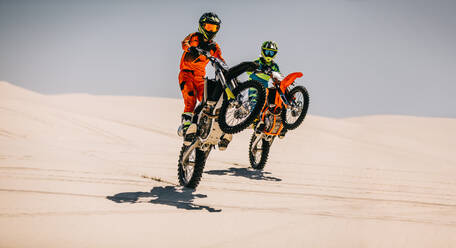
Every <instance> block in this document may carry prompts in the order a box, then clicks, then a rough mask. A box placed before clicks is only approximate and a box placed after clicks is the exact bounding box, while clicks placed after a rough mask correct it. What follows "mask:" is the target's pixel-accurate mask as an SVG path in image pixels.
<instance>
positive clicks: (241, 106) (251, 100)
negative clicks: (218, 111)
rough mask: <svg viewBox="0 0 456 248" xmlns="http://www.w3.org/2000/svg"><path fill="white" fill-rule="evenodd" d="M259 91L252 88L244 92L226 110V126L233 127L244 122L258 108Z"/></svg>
mask: <svg viewBox="0 0 456 248" xmlns="http://www.w3.org/2000/svg"><path fill="white" fill-rule="evenodd" d="M257 100H258V90H257V89H255V88H253V87H250V88H246V89H244V90H242V91H241V92H239V94H238V95H237V97H236V100H234V101H233V102H232V103H230V104H229V105H228V108H227V110H226V115H225V117H226V118H225V119H226V124H228V125H229V126H231V127H234V126H237V125H239V124H240V123H242V122H244V121H245V120H246V119H247V118H248V117H249V116H250V113H251V112H252V111H253V109H254V108H255V106H256V103H257Z"/></svg>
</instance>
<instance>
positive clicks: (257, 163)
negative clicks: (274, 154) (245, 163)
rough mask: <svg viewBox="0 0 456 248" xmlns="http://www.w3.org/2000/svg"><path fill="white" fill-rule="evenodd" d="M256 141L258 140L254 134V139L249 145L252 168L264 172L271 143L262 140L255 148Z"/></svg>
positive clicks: (251, 139)
mask: <svg viewBox="0 0 456 248" xmlns="http://www.w3.org/2000/svg"><path fill="white" fill-rule="evenodd" d="M255 139H257V136H256V135H255V133H253V134H252V138H250V145H249V160H250V166H252V168H254V169H255V170H262V169H263V168H264V166H265V165H266V162H267V160H268V155H269V148H270V147H271V144H270V143H269V141H266V140H264V139H263V138H262V139H260V140H259V141H258V143H257V144H256V145H255V146H253V145H254V144H253V143H254V142H255Z"/></svg>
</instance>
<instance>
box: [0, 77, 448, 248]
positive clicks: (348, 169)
mask: <svg viewBox="0 0 456 248" xmlns="http://www.w3.org/2000/svg"><path fill="white" fill-rule="evenodd" d="M182 108H183V103H182V101H180V100H178V99H166V98H151V97H130V96H128V97H127V96H93V95H87V94H69V95H41V94H38V93H35V92H31V91H28V90H25V89H22V88H19V87H17V86H14V85H12V84H10V83H6V82H0V247H2V248H3V247H414V248H415V247H456V155H455V153H456V119H446V118H423V117H411V116H385V115H382V116H365V117H357V118H346V119H332V118H325V117H319V116H315V115H309V116H308V117H307V118H306V120H305V121H304V123H303V124H302V125H301V126H300V127H299V128H298V129H297V130H295V131H290V132H289V133H288V134H287V137H285V139H283V140H276V141H275V142H274V144H273V146H272V148H271V152H270V156H269V161H268V163H267V165H266V167H265V169H264V170H263V171H254V170H252V169H249V162H248V156H247V155H248V153H247V149H248V140H249V138H250V135H251V133H252V130H246V131H244V132H242V133H241V134H238V135H235V136H234V140H233V142H232V143H231V144H230V146H229V147H228V149H227V150H226V151H224V152H221V151H218V150H215V151H213V152H212V153H211V154H210V156H209V158H208V161H207V163H206V167H205V173H204V174H203V178H202V181H201V183H200V185H199V187H198V188H197V190H196V191H191V190H183V189H182V187H179V186H178V185H177V183H178V180H177V156H178V152H179V150H180V146H181V142H182V140H181V138H179V137H178V136H177V135H176V128H177V125H178V122H179V119H180V112H181V110H182ZM311 108H312V107H311Z"/></svg>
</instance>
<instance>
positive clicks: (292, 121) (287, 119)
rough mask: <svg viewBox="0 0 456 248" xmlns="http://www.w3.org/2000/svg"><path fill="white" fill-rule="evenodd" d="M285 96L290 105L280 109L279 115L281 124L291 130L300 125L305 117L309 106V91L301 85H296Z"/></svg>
mask: <svg viewBox="0 0 456 248" xmlns="http://www.w3.org/2000/svg"><path fill="white" fill-rule="evenodd" d="M287 98H288V99H289V101H290V105H288V106H287V108H286V109H284V111H282V113H281V116H282V121H283V126H284V127H285V128H286V129H288V130H293V129H295V128H297V127H298V126H299V125H301V123H302V121H303V120H304V117H306V114H307V109H308V108H309V93H308V92H307V90H306V88H304V87H303V86H296V87H294V88H293V89H292V90H291V91H290V93H289V94H287Z"/></svg>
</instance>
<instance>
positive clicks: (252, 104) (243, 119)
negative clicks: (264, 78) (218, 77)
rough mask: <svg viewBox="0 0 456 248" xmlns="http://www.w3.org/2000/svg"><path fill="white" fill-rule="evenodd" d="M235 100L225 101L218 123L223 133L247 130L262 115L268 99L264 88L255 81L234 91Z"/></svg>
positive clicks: (240, 85) (243, 84)
mask: <svg viewBox="0 0 456 248" xmlns="http://www.w3.org/2000/svg"><path fill="white" fill-rule="evenodd" d="M233 94H234V97H235V99H233V100H231V101H230V100H228V99H227V98H226V97H225V99H224V100H223V104H222V107H221V108H220V114H219V117H218V122H219V126H220V129H222V131H223V132H225V133H229V134H234V133H238V132H240V131H242V130H244V129H245V128H247V127H248V126H249V125H250V124H252V122H253V121H254V120H255V118H257V117H258V115H259V114H260V111H261V109H262V108H263V105H264V101H265V98H266V90H265V89H264V86H263V85H262V84H261V83H260V82H258V81H255V80H249V81H246V82H244V83H240V84H239V85H238V87H236V89H234V90H233Z"/></svg>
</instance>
